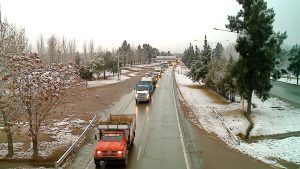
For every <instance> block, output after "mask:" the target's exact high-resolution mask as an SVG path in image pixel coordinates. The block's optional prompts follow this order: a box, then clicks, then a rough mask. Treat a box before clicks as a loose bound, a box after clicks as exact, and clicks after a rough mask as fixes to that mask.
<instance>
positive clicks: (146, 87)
mask: <svg viewBox="0 0 300 169" xmlns="http://www.w3.org/2000/svg"><path fill="white" fill-rule="evenodd" d="M153 90H154V87H153V79H152V77H142V79H141V81H139V82H138V83H137V84H136V86H135V101H136V103H139V102H150V100H151V95H152V93H153Z"/></svg>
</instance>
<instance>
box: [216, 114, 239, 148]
mask: <svg viewBox="0 0 300 169" xmlns="http://www.w3.org/2000/svg"><path fill="white" fill-rule="evenodd" d="M213 112H214V113H215V114H216V115H217V116H218V117H219V118H220V120H221V121H222V123H223V124H224V126H225V128H226V130H227V131H228V133H229V134H230V135H231V136H232V137H233V138H234V139H235V141H236V143H237V144H238V145H240V140H239V139H238V138H237V137H236V136H235V135H234V134H233V133H232V132H231V130H230V129H229V127H228V126H227V124H226V123H225V121H224V120H223V118H222V117H221V116H220V115H219V113H218V112H217V111H216V110H215V109H213Z"/></svg>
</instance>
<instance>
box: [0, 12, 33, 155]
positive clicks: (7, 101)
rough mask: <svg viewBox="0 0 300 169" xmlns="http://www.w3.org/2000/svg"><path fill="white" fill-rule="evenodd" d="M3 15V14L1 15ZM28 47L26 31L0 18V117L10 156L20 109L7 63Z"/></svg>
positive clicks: (12, 152)
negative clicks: (13, 128) (9, 77)
mask: <svg viewBox="0 0 300 169" xmlns="http://www.w3.org/2000/svg"><path fill="white" fill-rule="evenodd" d="M0 15H1V14H0ZM26 47H27V38H26V36H25V30H24V29H21V30H19V29H17V28H16V27H15V26H14V25H13V24H9V23H8V22H7V20H4V22H2V20H1V17H0V115H1V118H2V121H3V123H4V131H5V132H6V135H7V143H8V154H7V156H9V157H10V156H12V155H13V154H14V150H13V138H12V135H13V133H12V131H11V127H12V126H13V125H14V123H15V122H16V120H17V119H18V118H17V117H18V115H19V114H18V112H17V108H19V105H18V102H17V99H18V97H16V95H15V94H14V93H11V92H10V90H11V89H14V88H15V85H14V81H12V80H11V81H10V82H11V83H8V77H7V76H8V74H9V73H10V72H9V70H8V69H7V62H8V60H9V56H10V55H13V54H16V53H23V52H24V51H25V49H26Z"/></svg>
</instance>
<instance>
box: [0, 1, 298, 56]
mask: <svg viewBox="0 0 300 169" xmlns="http://www.w3.org/2000/svg"><path fill="white" fill-rule="evenodd" d="M267 2H268V7H273V8H274V10H275V13H276V17H275V23H274V29H275V31H281V32H283V31H287V33H288V39H287V40H286V41H285V43H286V44H288V45H293V44H295V43H300V33H299V30H300V22H299V18H300V13H299V12H297V8H299V7H300V0H267ZM0 4H1V10H2V16H4V17H6V18H7V19H8V21H9V22H10V23H15V24H16V25H17V26H20V27H24V28H25V30H26V33H27V36H28V37H29V40H30V42H31V43H32V44H34V43H35V41H36V39H37V37H38V36H39V35H40V34H41V33H42V34H43V35H44V37H46V38H47V37H49V36H50V35H51V34H55V35H57V36H58V37H60V38H61V37H62V36H65V37H67V38H68V39H73V38H75V39H76V42H77V46H78V48H79V50H81V48H82V44H83V42H84V40H86V41H87V42H88V41H89V40H90V39H91V38H92V39H93V40H94V42H95V43H96V45H101V46H102V48H108V49H111V48H113V47H115V48H117V47H119V46H120V45H121V43H122V41H123V40H125V39H126V40H127V41H128V42H129V43H133V44H134V45H138V44H143V43H149V44H150V45H152V46H153V47H156V48H158V49H160V50H164V51H167V50H170V51H171V52H182V51H183V50H184V49H185V48H186V47H187V46H188V44H189V43H192V44H194V45H198V46H202V45H203V43H202V42H196V41H194V39H198V40H201V41H202V40H203V39H204V35H205V34H207V37H208V41H209V42H218V41H219V42H222V44H223V46H226V44H228V43H230V42H234V41H235V39H236V35H235V34H234V33H229V32H221V31H215V30H213V28H214V27H217V28H225V24H227V23H228V21H227V15H236V13H237V11H238V10H239V9H240V6H239V5H238V3H237V2H236V1H235V0H0ZM212 44H213V46H215V43H212Z"/></svg>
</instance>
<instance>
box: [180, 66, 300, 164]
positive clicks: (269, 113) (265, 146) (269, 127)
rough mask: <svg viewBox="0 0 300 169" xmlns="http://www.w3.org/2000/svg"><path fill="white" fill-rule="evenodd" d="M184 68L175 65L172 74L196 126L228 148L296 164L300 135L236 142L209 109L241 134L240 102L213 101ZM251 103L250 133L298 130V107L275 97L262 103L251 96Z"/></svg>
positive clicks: (299, 157)
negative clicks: (195, 118)
mask: <svg viewBox="0 0 300 169" xmlns="http://www.w3.org/2000/svg"><path fill="white" fill-rule="evenodd" d="M188 71H189V70H188V69H187V68H186V67H185V66H177V67H176V69H175V77H176V81H177V84H178V87H179V89H180V92H181V93H182V95H183V97H184V98H185V100H186V101H187V103H188V104H189V105H190V107H191V108H192V110H193V112H194V113H195V115H196V117H197V118H198V121H199V123H200V127H203V128H204V129H205V130H207V131H208V132H210V133H215V134H216V135H217V136H218V137H220V138H221V139H222V140H224V141H225V142H226V143H227V144H228V145H229V146H231V147H232V148H234V149H238V150H239V151H241V152H242V153H245V154H248V155H251V156H253V157H254V158H257V159H259V160H262V161H264V162H266V163H269V164H271V165H274V166H279V167H282V166H281V165H280V164H279V163H278V162H277V161H276V160H278V159H283V160H286V161H289V162H293V163H297V164H300V137H286V138H284V139H270V138H269V139H267V138H266V139H261V140H258V141H256V142H254V143H246V142H244V141H242V140H241V144H240V145H237V144H236V142H235V141H234V140H233V139H232V137H230V135H229V134H228V132H227V130H226V129H225V127H224V125H223V124H222V122H221V120H220V119H218V118H217V116H216V115H215V114H214V113H213V111H212V109H213V108H214V109H215V110H216V111H217V112H218V113H219V114H220V116H221V117H222V118H223V119H224V121H225V122H226V124H227V125H228V126H229V128H230V130H231V131H232V132H233V133H234V134H235V135H237V134H238V133H242V134H245V133H246V129H247V127H248V126H249V122H248V120H247V119H246V118H245V117H244V115H243V114H242V113H241V111H240V109H241V104H240V103H226V102H225V103H222V104H217V103H216V102H215V101H214V100H213V99H211V97H209V96H208V95H207V94H206V93H205V92H204V91H203V90H201V89H199V88H201V85H200V84H199V83H193V81H192V80H190V79H189V78H188V77H187V76H186V74H187V73H188ZM253 103H255V105H256V106H257V108H253V109H252V111H253V112H252V120H253V121H254V128H253V130H252V132H251V133H250V136H262V135H274V134H283V133H289V132H295V131H300V109H299V108H294V107H293V106H291V105H289V104H288V103H285V102H283V101H281V100H279V99H277V98H270V99H269V100H267V101H265V102H262V101H260V100H259V99H258V98H257V97H256V96H254V97H253ZM245 106H246V102H245ZM271 107H277V108H271ZM278 107H279V108H278Z"/></svg>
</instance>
